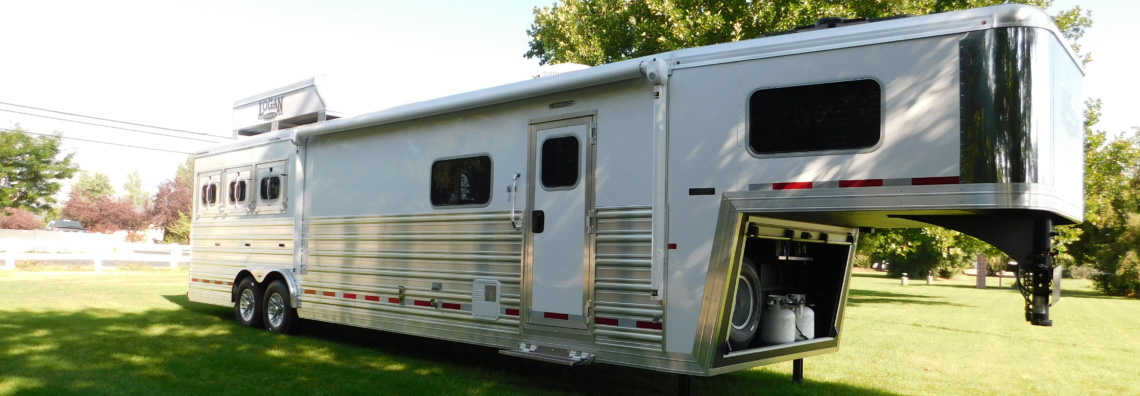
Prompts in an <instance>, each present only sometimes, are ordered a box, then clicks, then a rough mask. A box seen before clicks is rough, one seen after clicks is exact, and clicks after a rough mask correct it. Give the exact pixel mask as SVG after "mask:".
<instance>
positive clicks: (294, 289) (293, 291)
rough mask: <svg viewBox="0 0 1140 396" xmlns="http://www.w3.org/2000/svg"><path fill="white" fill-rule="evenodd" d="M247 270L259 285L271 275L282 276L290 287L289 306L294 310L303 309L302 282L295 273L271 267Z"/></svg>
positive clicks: (254, 267)
mask: <svg viewBox="0 0 1140 396" xmlns="http://www.w3.org/2000/svg"><path fill="white" fill-rule="evenodd" d="M245 270H246V271H249V273H250V274H251V275H253V280H255V281H257V283H262V282H264V281H265V278H266V277H267V276H269V275H270V274H280V275H281V278H282V279H285V284H286V285H288V286H289V305H291V306H292V307H293V308H300V307H301V281H300V280H299V279H297V275H296V274H294V273H293V271H289V270H287V269H284V268H280V267H269V266H251V267H247V268H246V269H245Z"/></svg>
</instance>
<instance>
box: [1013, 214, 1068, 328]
mask: <svg viewBox="0 0 1140 396" xmlns="http://www.w3.org/2000/svg"><path fill="white" fill-rule="evenodd" d="M1056 236H1057V233H1056V232H1054V231H1053V221H1052V220H1051V219H1050V218H1048V217H1041V218H1038V219H1035V221H1034V222H1033V251H1034V252H1036V253H1034V254H1032V255H1030V256H1029V260H1028V263H1027V264H1028V265H1018V266H1017V287H1018V289H1019V290H1021V295H1022V297H1025V320H1027V321H1029V323H1030V324H1032V325H1035V326H1052V325H1053V321H1052V320H1050V319H1049V307H1050V306H1051V305H1053V304H1051V303H1050V301H1049V299H1050V297H1053V296H1054V295H1055V294H1056V296H1057V297H1060V295H1059V294H1060V293H1056V292H1055V291H1054V289H1053V288H1054V287H1055V286H1056V287H1060V284H1059V283H1058V284H1057V285H1055V286H1054V284H1053V283H1054V282H1053V277H1054V275H1053V272H1054V268H1053V258H1054V257H1056V256H1057V249H1054V248H1053V238H1054V237H1056ZM1023 267H1028V268H1023Z"/></svg>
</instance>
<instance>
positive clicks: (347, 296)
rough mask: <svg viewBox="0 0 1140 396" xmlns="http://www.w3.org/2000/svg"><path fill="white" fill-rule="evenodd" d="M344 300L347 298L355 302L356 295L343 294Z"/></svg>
mask: <svg viewBox="0 0 1140 396" xmlns="http://www.w3.org/2000/svg"><path fill="white" fill-rule="evenodd" d="M344 298H347V299H350V300H355V299H356V294H353V293H344Z"/></svg>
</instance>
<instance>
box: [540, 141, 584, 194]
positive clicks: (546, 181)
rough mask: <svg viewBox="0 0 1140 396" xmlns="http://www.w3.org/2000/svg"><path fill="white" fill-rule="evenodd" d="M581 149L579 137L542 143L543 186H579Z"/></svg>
mask: <svg viewBox="0 0 1140 396" xmlns="http://www.w3.org/2000/svg"><path fill="white" fill-rule="evenodd" d="M580 151H581V150H580V147H579V144H578V137H577V136H562V137H556V138H550V139H546V141H545V142H542V171H541V175H542V186H543V187H545V188H548V189H550V188H561V187H573V186H574V185H576V184H578V168H579V166H578V165H579V158H580V157H581V156H580V155H579V152H580Z"/></svg>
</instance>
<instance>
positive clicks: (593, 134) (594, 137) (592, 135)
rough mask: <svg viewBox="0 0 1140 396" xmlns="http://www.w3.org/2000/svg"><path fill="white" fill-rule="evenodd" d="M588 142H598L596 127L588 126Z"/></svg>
mask: <svg viewBox="0 0 1140 396" xmlns="http://www.w3.org/2000/svg"><path fill="white" fill-rule="evenodd" d="M590 144H598V127H593V128H590Z"/></svg>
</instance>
